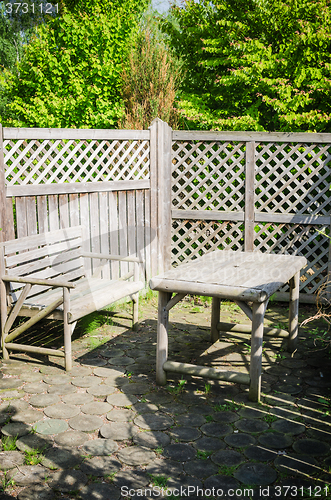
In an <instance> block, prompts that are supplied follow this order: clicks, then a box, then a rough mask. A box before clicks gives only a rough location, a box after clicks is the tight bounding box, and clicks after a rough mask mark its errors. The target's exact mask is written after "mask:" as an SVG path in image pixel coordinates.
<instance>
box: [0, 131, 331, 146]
mask: <svg viewBox="0 0 331 500" xmlns="http://www.w3.org/2000/svg"><path fill="white" fill-rule="evenodd" d="M5 131H6V129H5ZM5 133H6V132H5ZM172 140H173V141H176V140H178V141H244V142H245V141H256V142H303V143H307V142H312V143H314V144H319V143H330V142H331V134H327V133H321V134H319V133H307V132H237V131H231V132H205V131H202V130H198V131H193V130H192V131H191V130H174V131H173V132H172Z"/></svg>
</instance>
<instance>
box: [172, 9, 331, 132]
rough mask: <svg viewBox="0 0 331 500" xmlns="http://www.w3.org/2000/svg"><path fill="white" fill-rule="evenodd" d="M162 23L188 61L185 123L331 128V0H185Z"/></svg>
mask: <svg viewBox="0 0 331 500" xmlns="http://www.w3.org/2000/svg"><path fill="white" fill-rule="evenodd" d="M162 29H163V30H164V31H165V32H166V33H167V34H168V37H169V42H170V44H171V46H172V48H173V49H174V50H175V51H176V53H177V54H179V55H181V56H182V58H183V60H184V66H185V69H186V78H185V81H184V83H183V85H182V88H181V95H180V100H179V103H178V106H179V107H180V110H181V113H182V115H183V117H184V120H185V127H186V128H200V129H210V128H214V129H218V130H268V131H273V130H279V131H318V132H320V131H324V132H326V131H329V130H330V128H331V127H330V124H329V123H330V118H331V104H330V88H331V17H330V2H329V0H313V1H312V0H286V1H285V0H233V1H231V2H228V1H226V0H216V1H213V2H212V1H209V0H200V2H199V3H197V2H195V1H194V0H188V1H187V2H186V3H185V6H184V7H183V8H180V7H176V6H174V7H173V8H172V11H171V16H170V17H168V18H166V19H165V20H163V22H162Z"/></svg>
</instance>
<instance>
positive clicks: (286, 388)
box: [277, 384, 302, 394]
mask: <svg viewBox="0 0 331 500" xmlns="http://www.w3.org/2000/svg"><path fill="white" fill-rule="evenodd" d="M277 389H278V390H279V391H280V392H285V393H286V394H299V392H301V391H302V387H301V386H300V385H292V384H280V385H278V386H277Z"/></svg>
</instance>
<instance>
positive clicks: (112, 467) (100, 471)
mask: <svg viewBox="0 0 331 500" xmlns="http://www.w3.org/2000/svg"><path fill="white" fill-rule="evenodd" d="M121 468H122V464H121V463H120V462H119V461H118V460H115V458H113V457H107V456H95V457H93V458H88V459H86V460H84V462H83V463H82V465H81V466H80V469H81V470H82V471H83V472H84V473H85V474H88V475H92V476H108V475H110V474H112V473H114V472H117V471H119V470H120V469H121Z"/></svg>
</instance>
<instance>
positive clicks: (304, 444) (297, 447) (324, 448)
mask: <svg viewBox="0 0 331 500" xmlns="http://www.w3.org/2000/svg"><path fill="white" fill-rule="evenodd" d="M293 449H294V451H296V452H297V453H303V454H304V455H314V456H322V455H327V454H328V453H329V452H330V446H329V445H328V444H327V443H323V442H322V441H318V440H317V439H299V440H297V441H295V443H294V444H293Z"/></svg>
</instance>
